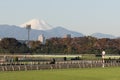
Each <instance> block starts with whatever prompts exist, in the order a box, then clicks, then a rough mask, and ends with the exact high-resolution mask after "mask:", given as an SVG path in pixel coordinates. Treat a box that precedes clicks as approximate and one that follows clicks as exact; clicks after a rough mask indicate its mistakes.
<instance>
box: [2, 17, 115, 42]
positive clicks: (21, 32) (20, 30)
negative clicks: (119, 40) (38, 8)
mask: <svg viewBox="0 0 120 80" xmlns="http://www.w3.org/2000/svg"><path fill="white" fill-rule="evenodd" d="M28 24H30V25H31V31H30V39H31V40H37V39H38V36H39V35H41V34H44V36H45V37H46V38H51V37H63V36H65V35H66V34H71V36H72V37H83V36H84V34H82V33H79V32H75V31H71V30H67V29H65V28H63V27H61V26H58V27H53V26H51V25H50V24H48V23H47V22H45V21H44V20H38V19H32V20H30V21H28V22H26V23H24V24H22V25H20V26H15V25H0V38H4V37H13V38H16V39H18V40H27V37H28V33H27V30H26V28H25V27H26V25H28ZM90 36H93V37H96V38H116V37H115V36H113V35H109V34H103V33H94V34H92V35H90Z"/></svg>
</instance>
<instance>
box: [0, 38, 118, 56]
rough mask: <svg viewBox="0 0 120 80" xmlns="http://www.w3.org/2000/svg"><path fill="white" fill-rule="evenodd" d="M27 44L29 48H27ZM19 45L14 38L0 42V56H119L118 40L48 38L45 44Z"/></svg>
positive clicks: (31, 42) (32, 42) (37, 42)
mask: <svg viewBox="0 0 120 80" xmlns="http://www.w3.org/2000/svg"><path fill="white" fill-rule="evenodd" d="M28 44H29V46H28ZM28 44H26V43H21V42H19V41H18V40H16V39H14V38H3V39H2V40H1V41H0V53H1V54H27V53H29V54H101V51H102V50H105V51H106V53H107V54H120V38H116V39H108V38H102V39H97V38H95V37H91V36H85V37H75V38H50V39H47V40H46V43H45V44H42V43H41V42H40V41H30V42H29V43H28Z"/></svg>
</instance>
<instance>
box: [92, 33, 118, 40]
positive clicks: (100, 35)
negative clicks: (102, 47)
mask: <svg viewBox="0 0 120 80" xmlns="http://www.w3.org/2000/svg"><path fill="white" fill-rule="evenodd" d="M90 36H92V37H96V38H111V39H113V38H116V37H115V36H113V35H110V34H103V33H93V34H92V35H90Z"/></svg>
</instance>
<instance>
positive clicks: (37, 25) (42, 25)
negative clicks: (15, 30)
mask: <svg viewBox="0 0 120 80" xmlns="http://www.w3.org/2000/svg"><path fill="white" fill-rule="evenodd" d="M28 24H30V25H31V28H32V29H35V30H50V29H52V26H51V25H49V24H48V23H47V22H45V21H44V20H38V19H32V20H30V21H28V22H26V23H24V24H22V25H20V26H21V27H25V26H26V25H28Z"/></svg>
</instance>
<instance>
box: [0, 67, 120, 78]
mask: <svg viewBox="0 0 120 80" xmlns="http://www.w3.org/2000/svg"><path fill="white" fill-rule="evenodd" d="M119 79H120V68H119V67H117V68H115V67H114V68H84V69H57V70H39V71H13V72H0V80H119Z"/></svg>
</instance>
